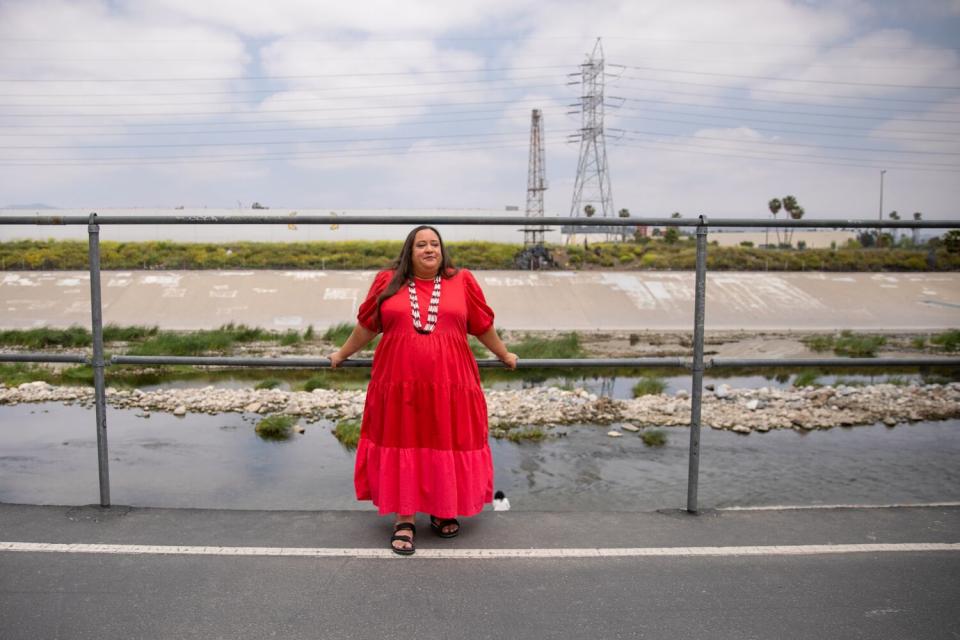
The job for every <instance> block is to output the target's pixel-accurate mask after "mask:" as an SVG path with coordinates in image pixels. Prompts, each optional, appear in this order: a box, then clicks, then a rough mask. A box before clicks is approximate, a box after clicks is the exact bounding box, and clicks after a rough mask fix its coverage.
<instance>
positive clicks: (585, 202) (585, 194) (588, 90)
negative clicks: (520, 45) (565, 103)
mask: <svg viewBox="0 0 960 640" xmlns="http://www.w3.org/2000/svg"><path fill="white" fill-rule="evenodd" d="M570 76H571V77H576V76H580V83H581V87H582V90H581V93H580V104H579V105H578V106H579V107H580V113H581V115H582V126H581V127H580V131H579V132H578V133H576V134H575V135H574V138H573V139H577V138H579V140H580V162H579V163H578V165H577V179H576V181H575V182H574V184H573V201H572V202H571V203H570V217H577V216H582V215H586V213H585V212H584V208H585V207H586V206H589V207H591V208H590V209H589V211H590V212H591V215H593V214H592V212H594V211H596V212H598V213H599V214H600V215H601V216H603V217H605V218H606V217H611V218H612V217H614V216H615V215H616V211H614V208H613V192H612V191H611V190H610V170H609V168H608V167H607V144H606V137H605V136H604V133H603V106H604V105H603V78H604V71H603V45H602V44H601V43H600V38H597V43H596V44H595V45H594V47H593V52H592V53H591V54H590V55H589V57H588V58H587V60H586V62H584V63H583V64H582V65H580V71H579V72H577V73H571V74H570ZM574 113H575V112H574ZM594 205H597V206H594ZM597 230H598V231H599V229H597Z"/></svg>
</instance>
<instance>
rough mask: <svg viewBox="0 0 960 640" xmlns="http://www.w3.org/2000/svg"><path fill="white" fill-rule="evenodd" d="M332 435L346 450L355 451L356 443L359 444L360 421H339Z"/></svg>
mask: <svg viewBox="0 0 960 640" xmlns="http://www.w3.org/2000/svg"><path fill="white" fill-rule="evenodd" d="M333 435H334V437H335V438H336V439H337V440H339V441H340V444H342V445H343V446H344V447H346V448H347V449H350V450H353V449H356V448H357V443H359V442H360V421H359V420H341V421H340V422H338V423H337V426H336V427H334V429H333Z"/></svg>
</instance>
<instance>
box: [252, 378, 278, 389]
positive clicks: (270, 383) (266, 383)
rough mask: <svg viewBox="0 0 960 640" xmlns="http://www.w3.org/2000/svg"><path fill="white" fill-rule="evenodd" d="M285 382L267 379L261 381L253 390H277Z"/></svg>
mask: <svg viewBox="0 0 960 640" xmlns="http://www.w3.org/2000/svg"><path fill="white" fill-rule="evenodd" d="M281 384H283V382H282V381H281V380H278V379H276V378H267V379H266V380H261V381H260V382H258V383H257V384H256V385H255V386H254V387H253V388H254V389H276V388H277V387H279V386H280V385H281Z"/></svg>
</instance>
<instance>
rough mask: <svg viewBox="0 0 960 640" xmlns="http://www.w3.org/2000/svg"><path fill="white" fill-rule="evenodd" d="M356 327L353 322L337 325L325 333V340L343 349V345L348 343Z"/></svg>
mask: <svg viewBox="0 0 960 640" xmlns="http://www.w3.org/2000/svg"><path fill="white" fill-rule="evenodd" d="M355 326H356V325H355V324H353V323H352V322H341V323H339V324H335V325H333V326H332V327H329V328H328V329H327V330H326V331H324V332H323V339H324V340H326V341H327V342H332V343H333V344H335V345H337V346H338V347H342V346H343V343H344V342H346V341H347V338H349V337H350V334H351V333H353V328H354V327H355Z"/></svg>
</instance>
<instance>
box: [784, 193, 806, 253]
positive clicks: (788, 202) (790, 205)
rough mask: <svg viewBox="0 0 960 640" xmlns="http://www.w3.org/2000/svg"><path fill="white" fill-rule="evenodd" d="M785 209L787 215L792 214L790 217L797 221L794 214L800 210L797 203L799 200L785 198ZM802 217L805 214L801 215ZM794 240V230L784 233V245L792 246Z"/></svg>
mask: <svg viewBox="0 0 960 640" xmlns="http://www.w3.org/2000/svg"><path fill="white" fill-rule="evenodd" d="M783 208H784V209H785V210H786V212H787V213H789V214H790V217H791V218H793V219H794V220H797V218H794V212H795V211H796V210H797V209H798V208H800V205H799V204H798V203H797V199H796V198H795V197H793V196H784V198H783ZM801 211H802V210H801ZM800 215H801V216H802V215H803V213H801V214H800ZM792 238H793V230H792V229H786V230H785V231H784V232H783V240H784V243H785V244H787V245H789V244H790V240H791V239H792Z"/></svg>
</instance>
